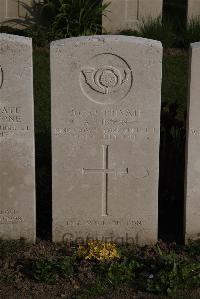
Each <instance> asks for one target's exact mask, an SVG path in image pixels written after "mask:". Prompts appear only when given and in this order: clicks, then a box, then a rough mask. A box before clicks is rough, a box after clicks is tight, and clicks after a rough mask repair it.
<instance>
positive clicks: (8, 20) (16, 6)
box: [0, 0, 33, 28]
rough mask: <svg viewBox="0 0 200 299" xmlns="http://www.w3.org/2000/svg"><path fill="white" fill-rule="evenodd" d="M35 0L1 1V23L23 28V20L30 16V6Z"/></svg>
mask: <svg viewBox="0 0 200 299" xmlns="http://www.w3.org/2000/svg"><path fill="white" fill-rule="evenodd" d="M32 3H33V0H1V1H0V25H2V26H13V27H16V28H22V27H24V26H25V24H23V23H22V22H21V21H22V20H24V19H25V17H27V16H29V12H28V10H29V8H30V7H31V5H32Z"/></svg>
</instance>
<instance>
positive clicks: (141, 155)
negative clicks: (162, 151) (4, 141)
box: [51, 36, 162, 244]
mask: <svg viewBox="0 0 200 299" xmlns="http://www.w3.org/2000/svg"><path fill="white" fill-rule="evenodd" d="M161 60H162V47H161V44H160V43H159V42H157V41H152V40H147V39H142V38H135V37H123V36H94V37H80V38H71V39H66V40H59V41H56V42H53V43H52V44H51V82H52V157H53V158H52V161H53V165H52V166H53V240H54V241H70V240H74V241H75V240H76V239H77V238H78V237H81V238H84V240H86V239H89V238H91V239H94V238H98V239H100V240H102V239H103V240H107V241H109V240H113V241H116V242H122V241H123V242H125V241H127V242H137V243H139V244H143V243H153V242H155V241H156V240H157V226H158V224H157V222H158V219H157V218H158V217H157V213H158V159H159V126H160V92H161Z"/></svg>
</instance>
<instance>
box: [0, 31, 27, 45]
mask: <svg viewBox="0 0 200 299" xmlns="http://www.w3.org/2000/svg"><path fill="white" fill-rule="evenodd" d="M0 40H5V41H6V40H7V41H11V42H15V43H16V42H19V43H21V44H27V45H31V44H32V38H29V37H25V36H20V35H14V34H7V33H0Z"/></svg>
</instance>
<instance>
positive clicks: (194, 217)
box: [185, 43, 200, 241]
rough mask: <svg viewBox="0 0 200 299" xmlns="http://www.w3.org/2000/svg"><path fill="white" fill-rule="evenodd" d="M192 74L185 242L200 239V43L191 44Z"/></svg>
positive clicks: (188, 125) (190, 83)
mask: <svg viewBox="0 0 200 299" xmlns="http://www.w3.org/2000/svg"><path fill="white" fill-rule="evenodd" d="M190 51H191V72H190V78H189V96H188V124H187V143H186V144H187V152H186V186H185V199H186V201H185V240H186V241H188V239H197V238H200V200H199V199H200V184H199V182H200V118H199V113H200V101H199V96H200V84H199V77H200V43H194V44H191V50H190Z"/></svg>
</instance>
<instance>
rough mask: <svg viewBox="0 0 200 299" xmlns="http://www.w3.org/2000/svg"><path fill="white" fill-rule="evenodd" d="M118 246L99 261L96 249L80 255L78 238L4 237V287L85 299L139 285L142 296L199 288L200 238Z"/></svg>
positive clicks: (179, 293) (174, 294)
mask: <svg viewBox="0 0 200 299" xmlns="http://www.w3.org/2000/svg"><path fill="white" fill-rule="evenodd" d="M13 246H15V248H16V251H15V252H14V251H13V248H14V247H13ZM85 246H87V245H85ZM85 248H87V247H85ZM115 248H116V250H117V252H118V256H117V257H115V258H108V259H106V260H104V261H99V260H97V259H95V255H94V256H93V258H92V259H89V260H88V259H86V258H85V256H80V254H79V250H78V247H77V246H76V245H75V244H73V247H70V246H69V245H67V244H64V243H62V244H55V243H54V244H52V243H50V242H45V243H44V242H38V243H37V244H34V245H30V244H26V243H25V242H24V241H23V242H22V241H15V242H13V241H0V249H1V252H6V251H7V252H9V254H6V255H5V254H4V255H3V256H1V266H0V285H1V292H2V293H3V292H4V288H5V290H6V289H7V287H8V286H9V289H10V290H15V291H17V295H18V297H20V298H21V295H22V294H23V295H22V297H23V298H24V297H26V298H29V297H31V298H32V294H34V291H35V289H37V287H39V288H40V290H41V288H42V290H43V291H44V292H45V294H47V292H49V291H50V292H52V291H53V293H52V296H53V297H52V298H54V297H55V298H59V297H60V296H61V294H63V293H64V295H65V297H64V298H80V299H83V298H115V292H116V291H118V290H119V291H120V289H123V293H121V296H123V295H124V294H125V293H128V294H131V293H132V296H129V297H125V298H132V297H134V295H133V294H137V292H138V291H139V292H141V294H142V295H143V298H151V297H148V296H146V297H145V295H147V294H148V295H150V296H151V295H152V296H153V298H162V297H161V296H171V298H175V297H176V298H187V297H184V296H182V295H184V293H185V294H186V293H187V292H188V294H189V292H191V291H193V293H194V294H195V292H197V293H198V292H199V290H200V262H199V253H200V240H199V241H196V242H191V243H190V244H188V245H187V246H177V245H176V244H175V243H173V244H165V243H163V242H159V243H158V244H156V245H154V246H143V247H139V246H132V245H127V246H125V245H124V246H116V247H115ZM94 252H95V251H94ZM20 286H21V288H22V293H20V289H19V287H20ZM31 290H32V292H31ZM25 291H28V292H29V293H28V294H29V295H26V292H25ZM48 294H49V293H48ZM119 294H120V292H119ZM101 296H103V297H101ZM47 297H48V296H47ZM116 298H124V297H116ZM136 298H137V297H136ZM163 298H164V297H163ZM191 298H193V297H191ZM197 298H198V297H197Z"/></svg>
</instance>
